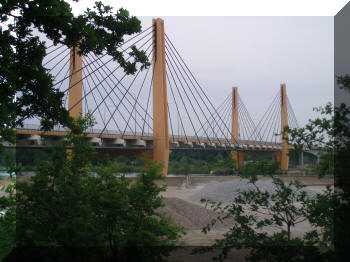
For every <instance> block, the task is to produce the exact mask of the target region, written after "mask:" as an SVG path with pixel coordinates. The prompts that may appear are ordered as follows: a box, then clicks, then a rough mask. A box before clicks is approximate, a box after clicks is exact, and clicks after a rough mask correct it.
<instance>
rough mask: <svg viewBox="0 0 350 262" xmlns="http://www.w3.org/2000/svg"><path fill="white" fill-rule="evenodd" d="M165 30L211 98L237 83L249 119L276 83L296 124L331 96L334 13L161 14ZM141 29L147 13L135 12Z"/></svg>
mask: <svg viewBox="0 0 350 262" xmlns="http://www.w3.org/2000/svg"><path fill="white" fill-rule="evenodd" d="M162 18H163V19H164V21H165V31H166V34H167V35H168V36H169V38H170V39H171V41H172V42H173V43H174V45H175V46H176V48H177V49H178V50H179V52H180V53H181V56H182V57H183V58H184V60H185V61H186V62H187V64H188V65H189V67H190V69H191V70H192V71H193V73H194V74H195V76H196V77H197V79H198V80H199V82H200V84H201V85H202V87H203V88H204V89H205V91H206V92H207V94H208V95H209V97H210V98H211V99H212V101H213V102H214V103H215V104H216V105H218V104H219V103H220V102H221V101H222V100H224V98H225V97H226V96H227V95H228V94H229V93H230V92H231V87H232V86H238V87H239V94H240V96H241V98H242V99H243V101H244V102H245V104H246V106H247V108H248V110H249V112H250V113H251V115H252V117H253V119H254V120H256V121H257V120H258V119H260V117H261V116H262V115H263V113H264V112H265V110H266V109H267V107H268V106H269V105H270V103H271V102H272V99H273V97H274V96H275V94H276V93H277V92H278V90H279V86H280V84H281V83H286V85H287V94H288V97H289V99H290V101H291V103H292V105H293V108H294V111H295V113H296V116H297V118H298V121H299V124H305V123H306V121H307V119H309V118H310V117H312V116H313V113H312V108H313V107H315V106H319V105H324V104H325V103H327V102H328V101H333V83H334V74H333V71H334V69H333V68H334V65H333V64H334V62H333V60H334V58H333V56H334V55H333V52H334V48H333V45H334V41H333V38H334V33H333V31H334V30H333V21H334V18H333V17H327V16H324V17H298V16H295V17H263V16H262V17H162ZM139 19H140V20H141V21H142V25H143V26H144V28H147V27H148V26H150V25H151V20H152V17H139Z"/></svg>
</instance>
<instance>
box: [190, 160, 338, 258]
mask: <svg viewBox="0 0 350 262" xmlns="http://www.w3.org/2000/svg"><path fill="white" fill-rule="evenodd" d="M277 167H278V165H276V166H271V164H268V163H266V162H255V163H250V164H249V167H247V168H245V169H244V170H243V173H242V177H243V178H246V179H248V180H249V183H250V184H251V185H252V189H248V190H246V191H242V192H239V193H238V196H237V197H236V198H235V199H233V202H232V203H231V204H229V205H223V204H222V203H220V202H219V203H217V202H215V201H210V200H207V199H202V202H206V203H207V205H209V208H210V209H213V210H215V211H216V212H218V214H219V215H218V217H217V218H216V219H215V220H213V221H212V223H211V224H209V225H207V226H206V227H205V228H203V230H202V231H203V233H205V234H206V233H208V232H209V231H210V230H211V229H212V227H213V226H214V225H215V224H216V223H219V222H223V220H225V219H228V218H231V219H232V218H233V219H234V221H235V223H234V224H233V225H232V227H231V228H230V229H229V230H228V231H227V232H226V233H225V234H224V238H223V239H219V240H216V242H215V244H213V245H212V246H211V247H208V248H200V249H197V250H196V252H199V253H203V252H208V251H213V250H215V249H217V248H220V249H221V253H220V254H219V255H218V256H216V257H214V259H215V260H219V261H223V260H224V259H225V258H226V257H227V254H228V252H229V251H230V250H233V249H241V248H248V249H250V253H249V254H248V255H247V256H246V260H247V261H312V260H311V258H312V259H317V260H314V261H328V259H329V258H330V257H331V253H330V252H328V253H327V252H326V253H322V254H321V252H320V250H319V249H318V247H316V246H323V247H327V248H329V250H330V249H332V248H333V247H334V238H333V212H334V204H335V203H336V199H335V198H334V192H333V190H332V189H331V188H327V190H326V192H325V193H324V194H317V195H316V197H315V198H311V197H309V196H308V195H307V193H306V192H305V191H304V190H303V189H304V187H305V186H303V185H301V184H300V182H298V181H297V180H294V181H290V182H289V183H286V182H284V181H283V180H282V179H280V178H278V177H275V175H274V174H275V170H274V168H277ZM260 174H262V175H265V176H268V177H269V178H271V179H272V184H273V186H274V189H275V190H274V191H273V192H270V191H268V190H265V189H261V188H259V187H258V186H257V184H256V182H257V180H258V177H257V176H258V175H260ZM304 221H309V222H310V224H311V228H312V229H311V230H310V231H309V232H307V233H305V234H304V235H303V236H302V237H294V236H293V234H292V229H293V228H294V227H295V226H296V225H297V224H299V223H302V222H304ZM267 229H269V230H271V231H272V233H267ZM325 258H326V259H325Z"/></svg>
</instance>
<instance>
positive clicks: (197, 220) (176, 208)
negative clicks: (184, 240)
mask: <svg viewBox="0 0 350 262" xmlns="http://www.w3.org/2000/svg"><path fill="white" fill-rule="evenodd" d="M164 203H165V207H162V208H159V210H158V211H159V212H160V213H162V214H165V215H167V216H170V217H172V218H173V220H174V222H175V224H177V225H180V226H183V227H185V228H186V229H191V230H192V229H202V228H203V227H205V226H206V225H208V224H210V223H211V221H212V219H214V218H217V216H218V215H217V213H215V212H214V211H212V210H209V209H206V208H205V207H201V206H199V205H197V204H193V203H190V202H188V201H186V200H182V199H180V198H175V197H171V198H165V199H164ZM232 222H233V220H229V219H226V220H225V221H224V224H222V223H220V222H217V224H216V225H215V226H214V229H220V228H225V227H227V226H229V225H230V224H232Z"/></svg>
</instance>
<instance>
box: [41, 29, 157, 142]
mask: <svg viewBox="0 0 350 262" xmlns="http://www.w3.org/2000/svg"><path fill="white" fill-rule="evenodd" d="M151 28H152V27H149V28H147V29H146V30H144V31H143V32H141V33H139V34H137V35H135V36H134V37H132V38H130V39H128V40H127V41H125V42H124V43H123V44H122V45H121V46H119V47H118V50H119V51H120V52H122V53H123V55H124V58H125V59H126V61H130V59H131V55H130V54H129V53H130V51H131V48H132V47H133V46H136V47H137V48H138V49H139V50H144V51H145V52H146V55H147V57H148V59H149V60H150V61H151V60H152V45H153V42H152V30H151ZM48 51H49V52H48V55H47V57H46V58H45V62H44V65H45V66H47V67H48V68H49V71H50V72H51V74H52V75H53V76H54V77H53V79H54V86H55V87H56V88H58V89H60V90H61V91H63V92H64V93H65V97H64V104H65V107H66V108H67V109H68V110H72V109H73V108H74V107H75V106H77V105H78V104H79V103H80V102H82V104H83V115H85V114H86V113H87V112H90V113H91V114H92V115H93V116H94V119H95V121H96V124H95V126H94V127H93V129H91V130H88V132H91V133H98V134H99V135H102V134H119V135H122V136H127V135H133V136H136V135H137V136H140V137H143V136H151V135H152V114H151V101H150V93H151V88H152V70H151V67H149V68H147V69H144V70H141V69H139V70H138V71H137V72H136V73H135V74H134V75H128V74H126V73H125V72H124V70H123V68H122V67H121V66H120V65H119V64H117V63H116V62H115V61H114V59H113V58H112V57H111V56H109V55H107V54H103V55H100V56H97V55H95V54H93V53H89V54H87V55H84V56H83V66H82V69H81V70H82V80H81V82H82V85H83V96H82V98H81V100H80V101H77V103H75V104H74V105H73V106H71V107H70V108H68V93H69V90H70V89H71V88H73V87H74V86H76V85H77V84H79V82H80V81H78V82H76V83H72V84H71V85H70V86H69V79H70V77H71V76H72V75H74V74H76V73H78V72H79V71H80V70H79V69H78V70H77V71H75V72H72V73H71V74H70V50H69V49H67V47H63V46H59V47H54V48H53V49H52V50H50V47H49V48H48ZM56 61H57V62H56ZM140 98H142V99H140ZM144 98H148V99H144Z"/></svg>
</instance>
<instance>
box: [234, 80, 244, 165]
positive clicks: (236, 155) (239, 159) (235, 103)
mask: <svg viewBox="0 0 350 262" xmlns="http://www.w3.org/2000/svg"><path fill="white" fill-rule="evenodd" d="M231 123H232V127H231V128H232V129H231V136H232V139H233V140H235V141H238V138H239V133H238V130H239V126H238V125H239V123H238V87H232V119H231ZM231 155H232V158H233V159H234V160H235V161H236V168H238V167H240V166H242V165H243V160H241V158H240V157H241V155H240V152H238V151H232V152H231ZM241 162H242V163H241Z"/></svg>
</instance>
